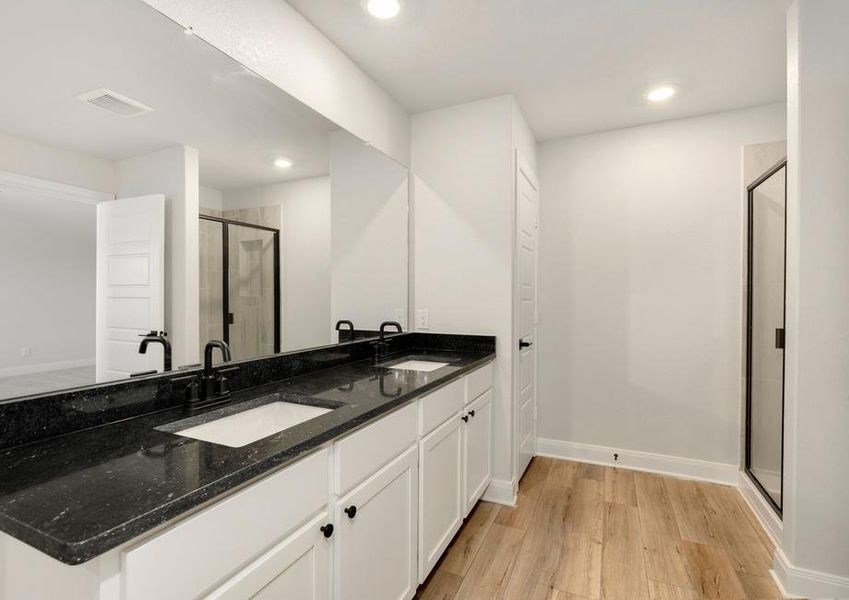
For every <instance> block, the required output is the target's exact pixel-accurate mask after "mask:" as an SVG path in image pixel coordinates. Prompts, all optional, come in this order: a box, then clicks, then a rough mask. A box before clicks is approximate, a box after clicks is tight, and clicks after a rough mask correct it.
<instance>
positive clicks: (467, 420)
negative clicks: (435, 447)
mask: <svg viewBox="0 0 849 600" xmlns="http://www.w3.org/2000/svg"><path fill="white" fill-rule="evenodd" d="M460 418H461V419H463V422H464V423H468V422H469V415H463V416H462V417H460Z"/></svg>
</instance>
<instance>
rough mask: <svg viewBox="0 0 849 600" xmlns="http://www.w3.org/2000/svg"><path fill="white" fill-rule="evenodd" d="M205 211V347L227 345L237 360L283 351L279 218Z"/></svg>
mask: <svg viewBox="0 0 849 600" xmlns="http://www.w3.org/2000/svg"><path fill="white" fill-rule="evenodd" d="M277 208H278V213H279V207H277ZM205 212H206V213H207V214H203V215H201V216H200V229H199V242H200V336H199V338H200V345H201V347H202V346H203V345H204V344H205V343H206V342H207V341H208V340H210V339H216V340H224V341H225V342H227V344H228V345H229V346H230V350H231V352H232V354H233V359H234V360H242V359H248V358H256V357H259V356H267V355H269V354H274V353H277V352H280V345H281V340H280V338H281V331H280V231H279V229H277V228H275V227H273V226H271V225H272V224H273V223H274V222H275V218H274V217H275V216H274V215H272V214H270V212H269V211H262V212H261V213H260V212H259V211H256V210H250V209H240V210H228V211H211V210H209V209H205ZM213 212H218V213H220V214H210V213H213ZM252 213H256V214H252ZM242 219H244V220H242ZM248 220H250V222H248ZM263 221H265V222H267V223H269V224H268V225H266V224H265V222H263ZM276 222H277V223H279V222H280V219H279V214H278V215H277V216H276Z"/></svg>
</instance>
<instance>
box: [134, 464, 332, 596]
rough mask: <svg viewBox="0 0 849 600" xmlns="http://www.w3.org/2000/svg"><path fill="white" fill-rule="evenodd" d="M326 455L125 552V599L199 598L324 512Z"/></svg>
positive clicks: (270, 478) (263, 481)
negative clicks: (188, 565)
mask: <svg viewBox="0 0 849 600" xmlns="http://www.w3.org/2000/svg"><path fill="white" fill-rule="evenodd" d="M329 455H330V453H329V452H328V451H327V450H326V449H322V450H319V451H317V452H315V453H313V454H312V455H310V456H308V457H306V458H303V459H301V460H300V461H298V462H296V463H294V464H293V465H291V466H288V467H286V468H285V469H283V470H281V471H278V472H276V473H274V474H272V475H269V476H267V477H265V478H263V479H260V480H259V481H258V482H256V483H254V484H252V485H250V486H248V487H247V488H245V489H243V490H240V491H239V492H237V493H235V494H232V495H231V496H228V497H227V498H225V499H224V500H221V501H219V502H216V503H214V504H212V505H210V506H208V507H206V508H204V509H202V510H200V511H198V512H196V513H194V514H193V515H191V516H189V517H187V518H186V519H184V520H182V521H180V522H179V523H177V524H176V525H173V526H171V527H169V528H167V529H165V530H164V531H162V532H160V533H158V534H156V535H154V536H152V537H150V538H147V539H145V540H144V541H142V542H141V543H139V544H136V545H134V546H131V547H129V548H127V549H126V550H123V551H122V552H121V577H122V580H123V586H124V590H125V592H124V597H123V600H150V599H151V598H156V599H157V600H184V599H185V598H196V597H198V596H202V595H203V594H205V593H208V592H209V590H212V589H216V588H217V587H218V586H220V585H221V583H222V582H224V581H227V580H228V579H230V578H231V577H234V576H235V575H236V574H237V573H239V572H241V570H242V569H243V568H245V565H248V564H251V563H252V562H253V561H254V560H256V558H257V556H258V555H259V554H260V553H262V552H264V551H265V550H266V549H267V548H270V547H272V546H274V545H275V544H277V543H279V542H280V541H281V540H284V539H286V538H288V537H289V536H290V535H291V533H292V532H293V531H294V530H296V529H297V528H298V527H299V526H300V525H301V524H303V523H305V522H307V521H308V520H310V519H311V518H312V517H313V516H314V515H317V514H319V513H321V512H325V511H326V510H327V502H328V499H329V496H330V489H329V488H330V481H329V479H330V478H329V472H330V456H329ZM187 560H188V561H189V562H190V563H191V567H190V568H187V562H186V561H187Z"/></svg>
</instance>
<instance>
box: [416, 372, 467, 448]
mask: <svg viewBox="0 0 849 600" xmlns="http://www.w3.org/2000/svg"><path fill="white" fill-rule="evenodd" d="M465 398H466V380H465V378H463V379H458V380H457V381H453V382H451V383H449V384H448V385H446V386H444V387H441V388H439V389H438V390H436V391H435V392H431V393H430V394H428V395H427V396H424V397H423V398H420V399H419V433H420V434H422V435H426V434H428V433H430V432H431V431H433V430H434V429H436V427H437V426H438V425H441V424H442V423H444V422H445V420H446V419H448V418H449V417H450V416H451V415H453V414H455V413H457V412H459V411H460V409H461V408H463V403H464V401H465Z"/></svg>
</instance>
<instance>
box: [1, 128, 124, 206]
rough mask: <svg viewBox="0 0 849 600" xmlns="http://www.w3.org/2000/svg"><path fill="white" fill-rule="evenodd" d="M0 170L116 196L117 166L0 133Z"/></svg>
mask: <svg viewBox="0 0 849 600" xmlns="http://www.w3.org/2000/svg"><path fill="white" fill-rule="evenodd" d="M0 171H8V172H9V173H17V174H18V175H27V176H28V177H37V178H39V179H46V180H47V181H55V182H57V183H64V184H67V185H74V186H77V187H81V188H86V189H89V190H94V191H97V192H106V193H110V194H112V193H114V192H115V189H116V183H115V165H114V164H113V163H112V162H111V161H108V160H104V159H102V158H97V157H94V156H91V155H88V154H83V153H82V152H75V151H73V150H65V149H62V148H56V147H54V146H48V145H45V144H39V143H38V142H35V141H32V140H27V139H23V138H17V137H12V136H9V135H4V134H2V133H0Z"/></svg>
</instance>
